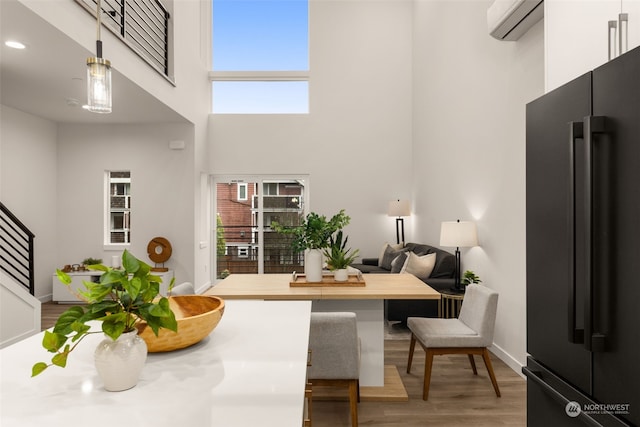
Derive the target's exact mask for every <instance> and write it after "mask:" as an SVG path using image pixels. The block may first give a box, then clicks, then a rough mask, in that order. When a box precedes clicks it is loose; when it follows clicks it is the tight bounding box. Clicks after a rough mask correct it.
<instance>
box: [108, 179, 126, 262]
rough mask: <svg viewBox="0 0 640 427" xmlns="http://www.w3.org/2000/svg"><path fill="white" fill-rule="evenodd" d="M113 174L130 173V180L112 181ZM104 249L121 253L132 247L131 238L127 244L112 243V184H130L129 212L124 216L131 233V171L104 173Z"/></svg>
mask: <svg viewBox="0 0 640 427" xmlns="http://www.w3.org/2000/svg"><path fill="white" fill-rule="evenodd" d="M112 172H129V178H114V179H113V180H112V179H111V173H112ZM104 183H105V185H104V227H103V228H104V247H103V249H104V250H105V251H120V250H124V249H127V248H129V247H130V246H131V237H130V235H129V237H128V238H127V242H123V243H120V242H118V243H112V242H111V231H112V229H111V214H112V210H111V184H113V183H128V184H129V194H128V199H126V200H128V202H127V203H126V205H127V208H126V209H127V210H126V211H125V212H124V214H123V215H124V216H125V217H126V218H127V219H126V222H128V225H129V227H128V228H127V230H129V232H130V231H131V223H130V221H131V171H127V170H106V171H105V173H104Z"/></svg>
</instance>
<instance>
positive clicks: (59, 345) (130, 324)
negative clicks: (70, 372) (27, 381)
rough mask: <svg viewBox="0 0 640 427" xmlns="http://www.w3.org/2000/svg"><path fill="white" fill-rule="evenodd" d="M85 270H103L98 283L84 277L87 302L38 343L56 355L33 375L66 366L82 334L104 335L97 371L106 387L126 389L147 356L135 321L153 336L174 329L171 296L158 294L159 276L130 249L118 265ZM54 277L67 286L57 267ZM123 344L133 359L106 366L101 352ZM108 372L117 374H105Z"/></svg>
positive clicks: (83, 293) (82, 295) (83, 296)
mask: <svg viewBox="0 0 640 427" xmlns="http://www.w3.org/2000/svg"><path fill="white" fill-rule="evenodd" d="M89 269H91V270H98V271H102V272H103V274H102V275H101V276H100V282H99V283H93V282H90V281H84V286H85V287H86V289H87V290H86V291H81V292H80V293H79V295H78V297H80V298H81V299H83V300H84V301H86V303H87V304H86V305H83V306H73V307H71V308H69V309H68V310H66V311H65V312H63V313H62V314H61V315H60V317H59V318H58V319H57V321H56V323H55V326H54V327H53V330H51V331H48V330H47V331H45V333H44V338H43V340H42V346H43V347H44V348H45V349H46V350H47V351H49V352H50V353H54V355H53V357H52V358H51V363H45V362H38V363H36V364H35V365H33V368H32V376H36V375H39V374H40V373H42V372H43V371H44V370H45V369H47V368H48V367H49V366H54V365H55V366H59V367H63V368H64V367H65V366H66V365H67V359H68V357H69V354H70V353H71V352H72V351H73V350H74V349H75V348H76V347H77V346H78V344H80V342H81V341H82V340H83V339H84V338H86V337H87V336H89V335H92V334H98V333H104V335H105V336H106V337H105V340H104V341H103V342H102V343H100V345H99V346H98V348H97V349H96V357H95V359H96V368H97V370H98V374H99V375H100V377H101V378H102V380H103V382H104V384H105V388H106V389H107V390H110V391H119V390H125V389H127V388H131V387H133V386H134V385H135V384H136V383H137V381H138V377H139V374H140V371H141V370H142V367H143V366H144V361H145V359H146V354H147V347H146V343H145V342H144V340H142V339H141V338H140V337H138V336H137V333H138V331H137V329H136V324H137V323H139V322H140V321H142V320H143V321H145V322H146V323H147V324H148V326H149V327H151V329H152V330H153V332H154V333H155V334H156V335H158V331H159V330H160V329H161V328H166V329H169V330H172V331H177V330H178V324H177V322H176V318H175V315H174V313H173V311H172V310H171V308H170V307H169V300H168V299H167V298H165V297H161V298H158V293H159V291H160V282H161V281H162V279H161V278H160V277H158V276H154V275H152V274H151V267H150V266H149V265H148V264H146V263H144V262H142V261H140V260H139V259H137V258H136V257H135V256H133V255H132V254H131V253H130V252H129V251H127V250H125V251H124V252H123V254H122V269H114V268H111V267H107V266H104V265H102V264H93V265H89ZM57 276H58V280H60V282H62V283H63V284H64V285H66V286H69V285H70V284H71V278H70V277H69V275H67V274H66V273H64V272H63V271H61V270H57ZM172 282H173V281H172ZM171 285H173V283H172V284H171ZM94 320H97V321H101V322H102V324H101V330H99V331H96V330H92V329H91V325H90V324H89V322H90V321H94ZM142 346H144V347H143V348H142ZM122 347H132V348H133V350H132V351H133V355H132V356H131V359H132V360H131V361H129V360H124V361H123V359H122V358H120V359H119V362H120V365H115V366H109V362H110V360H108V359H109V358H108V357H106V358H105V357H102V356H105V354H106V356H108V353H113V351H114V350H115V348H122ZM140 359H142V360H141V361H140ZM134 360H135V361H134ZM115 361H116V362H117V361H118V360H115ZM123 363H127V364H126V365H123ZM134 368H135V369H134ZM136 371H137V372H136ZM110 375H111V376H115V377H116V378H109V376H110ZM125 377H126V378H125Z"/></svg>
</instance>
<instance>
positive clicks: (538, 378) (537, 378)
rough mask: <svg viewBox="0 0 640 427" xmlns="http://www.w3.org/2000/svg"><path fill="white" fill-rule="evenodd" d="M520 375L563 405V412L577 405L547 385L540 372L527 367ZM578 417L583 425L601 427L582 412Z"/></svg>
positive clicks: (523, 368) (524, 367)
mask: <svg viewBox="0 0 640 427" xmlns="http://www.w3.org/2000/svg"><path fill="white" fill-rule="evenodd" d="M522 373H523V374H524V375H525V376H526V377H527V380H531V381H533V382H534V383H536V385H538V386H540V388H541V389H542V390H543V391H544V392H545V393H547V394H548V395H549V396H551V397H552V398H553V399H554V400H556V401H557V402H558V403H560V404H561V405H564V406H565V408H566V409H565V410H567V411H568V410H569V408H570V406H572V405H576V404H577V403H576V402H574V401H571V400H569V399H567V398H566V397H565V396H564V395H562V394H561V393H560V392H559V391H558V390H556V389H555V388H553V387H552V386H551V385H550V384H547V382H546V381H545V380H544V378H542V373H541V372H539V371H532V370H531V369H529V368H528V367H526V366H523V367H522ZM578 410H579V409H578ZM578 417H579V418H580V420H581V421H583V422H584V423H585V424H588V425H591V426H594V427H602V425H601V424H600V423H599V422H597V421H596V420H594V419H593V418H591V417H590V416H588V415H587V414H585V413H584V412H582V411H580V412H579V414H578Z"/></svg>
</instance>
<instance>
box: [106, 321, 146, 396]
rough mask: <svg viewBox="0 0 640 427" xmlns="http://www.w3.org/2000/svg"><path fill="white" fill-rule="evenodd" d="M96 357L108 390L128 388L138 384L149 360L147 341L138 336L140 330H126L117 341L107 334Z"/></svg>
mask: <svg viewBox="0 0 640 427" xmlns="http://www.w3.org/2000/svg"><path fill="white" fill-rule="evenodd" d="M94 358H95V364H96V370H97V371H98V375H100V378H101V379H102V382H103V383H104V388H105V389H106V390H107V391H122V390H127V389H130V388H131V387H134V386H135V385H136V384H138V379H139V378H140V373H141V372H142V368H144V364H145V362H146V360H147V343H145V342H144V340H143V339H142V338H140V337H139V336H138V331H132V332H125V333H123V334H122V335H120V336H119V337H118V339H117V340H115V341H114V340H112V339H111V338H110V337H108V336H106V335H105V339H104V340H102V341H101V342H100V344H98V347H96V351H95V354H94Z"/></svg>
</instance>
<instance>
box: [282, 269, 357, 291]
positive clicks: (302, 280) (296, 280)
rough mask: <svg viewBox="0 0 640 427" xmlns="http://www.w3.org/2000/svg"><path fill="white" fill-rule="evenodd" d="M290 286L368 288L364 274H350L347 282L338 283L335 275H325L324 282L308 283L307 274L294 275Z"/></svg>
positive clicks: (323, 276)
mask: <svg viewBox="0 0 640 427" xmlns="http://www.w3.org/2000/svg"><path fill="white" fill-rule="evenodd" d="M289 286H290V287H292V288H305V287H306V288H311V287H327V286H333V287H336V288H340V287H342V288H352V287H362V286H366V283H365V281H364V278H363V277H362V273H353V274H349V277H348V279H347V281H346V282H338V281H336V280H335V279H334V278H333V274H323V275H322V282H307V276H306V275H305V274H298V273H295V272H294V273H293V276H292V278H291V281H290V282H289Z"/></svg>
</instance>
